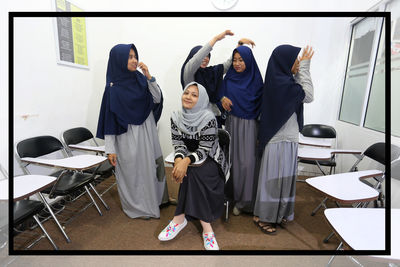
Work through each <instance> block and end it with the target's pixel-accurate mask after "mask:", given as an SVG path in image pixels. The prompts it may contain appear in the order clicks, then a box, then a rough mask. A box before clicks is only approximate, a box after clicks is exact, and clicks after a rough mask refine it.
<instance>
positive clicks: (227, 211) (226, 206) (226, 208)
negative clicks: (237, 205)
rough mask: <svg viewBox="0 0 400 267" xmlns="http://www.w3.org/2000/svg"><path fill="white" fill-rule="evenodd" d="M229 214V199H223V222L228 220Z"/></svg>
mask: <svg viewBox="0 0 400 267" xmlns="http://www.w3.org/2000/svg"><path fill="white" fill-rule="evenodd" d="M228 216H229V200H227V201H225V222H227V221H228Z"/></svg>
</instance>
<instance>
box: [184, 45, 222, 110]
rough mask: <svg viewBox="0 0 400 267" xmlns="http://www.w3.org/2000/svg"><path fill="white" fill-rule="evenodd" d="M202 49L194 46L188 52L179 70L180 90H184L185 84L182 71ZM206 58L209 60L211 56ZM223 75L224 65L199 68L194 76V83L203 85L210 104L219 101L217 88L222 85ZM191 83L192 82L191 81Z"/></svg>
mask: <svg viewBox="0 0 400 267" xmlns="http://www.w3.org/2000/svg"><path fill="white" fill-rule="evenodd" d="M201 48H202V46H201V45H198V46H195V47H193V48H192V50H190V53H189V55H188V56H187V58H186V60H185V62H184V63H183V65H182V68H181V85H182V89H184V88H185V86H186V85H187V84H185V82H184V80H183V71H184V69H185V66H186V64H187V63H188V61H189V60H190V59H191V58H192V57H193V56H194V55H195V54H196V53H197V52H198V51H199V50H200V49H201ZM208 57H209V58H211V54H208ZM223 75H224V65H223V64H218V65H215V66H210V67H206V68H200V67H199V69H198V70H197V71H196V73H195V74H194V81H195V82H197V83H199V84H201V85H203V86H204V87H205V88H206V90H207V94H208V98H209V99H210V102H211V103H217V102H218V101H219V88H220V87H221V84H222V76H223ZM191 82H192V81H191Z"/></svg>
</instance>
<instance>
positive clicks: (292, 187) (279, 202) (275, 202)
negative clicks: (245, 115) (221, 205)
mask: <svg viewBox="0 0 400 267" xmlns="http://www.w3.org/2000/svg"><path fill="white" fill-rule="evenodd" d="M300 50H301V48H299V47H294V46H291V45H281V46H278V47H277V48H275V49H274V51H273V52H272V55H271V57H270V59H269V62H268V67H267V72H266V75H265V81H264V93H263V101H262V107H261V115H260V125H259V135H258V141H259V142H258V146H259V147H258V150H259V152H260V153H259V154H262V159H261V164H260V171H259V176H258V186H257V194H256V200H255V205H254V215H255V216H254V218H253V220H254V223H256V224H257V225H258V226H259V227H260V229H261V230H262V231H263V232H264V233H266V234H275V233H276V224H285V223H287V222H288V221H292V220H293V219H294V201H295V194H296V178H297V149H298V138H299V131H301V129H302V127H303V103H309V102H311V101H313V95H314V89H313V85H312V81H311V75H310V71H309V69H310V60H311V58H312V56H313V54H314V52H313V50H312V48H309V47H308V46H307V47H306V48H305V49H304V51H303V53H302V56H301V57H299V58H298V54H299V52H300Z"/></svg>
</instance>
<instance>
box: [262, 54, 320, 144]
mask: <svg viewBox="0 0 400 267" xmlns="http://www.w3.org/2000/svg"><path fill="white" fill-rule="evenodd" d="M294 79H295V81H296V82H297V83H298V84H300V85H301V87H302V88H303V90H304V92H305V97H304V99H303V103H310V102H312V101H313V100H314V87H313V84H312V80H311V74H310V60H302V61H300V68H299V71H298V72H297V74H296V75H295V76H294ZM282 141H288V142H296V143H297V142H299V125H298V123H297V115H296V113H293V115H292V116H291V117H290V118H289V119H288V121H287V122H286V123H285V124H284V125H283V126H282V127H281V128H280V129H279V131H278V132H277V133H276V134H275V135H274V136H273V137H272V138H271V140H270V141H269V143H278V142H282Z"/></svg>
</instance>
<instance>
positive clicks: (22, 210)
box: [14, 199, 58, 250]
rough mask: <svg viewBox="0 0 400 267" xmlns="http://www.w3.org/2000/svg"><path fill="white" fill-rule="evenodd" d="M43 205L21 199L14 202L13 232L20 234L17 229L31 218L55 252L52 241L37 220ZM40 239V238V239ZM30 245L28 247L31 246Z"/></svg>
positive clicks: (54, 245) (55, 246) (38, 202)
mask: <svg viewBox="0 0 400 267" xmlns="http://www.w3.org/2000/svg"><path fill="white" fill-rule="evenodd" d="M44 207H45V205H44V204H43V203H42V202H40V201H37V200H28V199H23V200H19V201H16V202H14V231H16V232H20V231H19V230H18V229H17V227H18V225H21V224H22V223H24V222H26V221H28V220H29V219H30V218H33V219H34V220H35V221H36V223H37V225H38V226H39V227H40V229H41V230H42V232H43V233H44V235H45V236H46V237H47V239H48V240H49V241H50V243H51V245H52V246H53V247H54V249H55V250H58V247H57V245H56V244H55V243H54V241H53V239H52V238H51V237H50V235H49V234H48V233H47V231H46V230H45V229H44V227H43V225H42V223H41V222H40V220H39V218H38V214H39V213H40V212H41V211H42V210H43V209H44ZM40 239H41V238H40ZM40 239H38V240H36V241H35V242H34V243H36V242H38V241H39V240H40ZM32 245H33V244H31V245H30V246H32Z"/></svg>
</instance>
